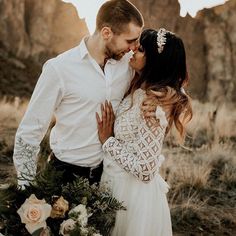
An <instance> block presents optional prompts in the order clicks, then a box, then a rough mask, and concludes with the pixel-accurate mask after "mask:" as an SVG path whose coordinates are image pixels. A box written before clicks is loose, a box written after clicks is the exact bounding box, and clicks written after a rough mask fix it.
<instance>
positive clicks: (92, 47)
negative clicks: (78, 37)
mask: <svg viewBox="0 0 236 236" xmlns="http://www.w3.org/2000/svg"><path fill="white" fill-rule="evenodd" d="M85 44H86V46H87V49H88V51H89V54H90V55H91V56H92V57H93V59H94V60H95V61H96V62H97V63H98V65H99V66H100V67H101V68H104V66H105V64H106V61H107V58H106V55H105V53H104V46H103V43H102V40H101V38H100V36H99V35H98V34H93V35H92V36H89V37H88V38H87V39H85Z"/></svg>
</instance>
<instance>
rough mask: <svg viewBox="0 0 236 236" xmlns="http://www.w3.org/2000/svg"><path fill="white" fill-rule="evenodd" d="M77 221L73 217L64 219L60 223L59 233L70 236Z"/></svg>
mask: <svg viewBox="0 0 236 236" xmlns="http://www.w3.org/2000/svg"><path fill="white" fill-rule="evenodd" d="M75 223H76V222H75V221H74V220H72V219H68V220H64V221H63V222H62V223H61V225H60V231H59V233H60V234H61V235H63V236H70V232H71V231H72V230H73V229H74V228H75Z"/></svg>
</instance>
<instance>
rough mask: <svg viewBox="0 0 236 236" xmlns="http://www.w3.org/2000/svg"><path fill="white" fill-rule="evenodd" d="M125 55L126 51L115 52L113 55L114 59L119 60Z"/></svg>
mask: <svg viewBox="0 0 236 236" xmlns="http://www.w3.org/2000/svg"><path fill="white" fill-rule="evenodd" d="M124 55H125V53H124V52H122V53H120V54H115V55H113V56H112V59H114V60H116V61H119V60H120V59H121V58H122V57H123V56H124Z"/></svg>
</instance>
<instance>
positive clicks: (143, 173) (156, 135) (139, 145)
mask: <svg viewBox="0 0 236 236" xmlns="http://www.w3.org/2000/svg"><path fill="white" fill-rule="evenodd" d="M156 116H158V114H157V113H156ZM157 118H158V120H159V122H158V125H156V126H154V125H153V126H151V127H150V126H149V125H147V124H146V121H145V120H144V119H143V118H141V116H140V119H139V126H138V132H137V134H136V139H135V140H134V141H133V142H132V146H133V149H134V151H130V150H129V149H128V148H127V145H126V142H125V141H121V140H118V139H116V138H114V137H110V138H109V139H108V140H107V141H106V142H105V143H104V144H103V150H104V151H105V152H107V153H108V154H109V155H110V156H111V157H112V158H113V159H114V160H115V161H116V162H117V163H118V164H119V165H120V166H121V167H122V168H123V169H124V170H125V171H127V172H129V173H131V174H133V175H134V176H135V177H136V178H138V179H139V180H141V181H143V182H146V183H147V182H149V181H151V180H152V179H153V177H154V176H155V173H156V172H157V171H158V168H159V164H160V161H163V160H162V159H163V156H162V155H160V154H161V148H162V143H163V140H164V136H165V129H166V126H167V121H166V118H165V117H163V113H162V116H161V117H160V118H159V117H157ZM164 121H165V122H164ZM160 159H161V160H160Z"/></svg>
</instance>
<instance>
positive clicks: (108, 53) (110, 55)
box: [106, 45, 125, 61]
mask: <svg viewBox="0 0 236 236" xmlns="http://www.w3.org/2000/svg"><path fill="white" fill-rule="evenodd" d="M124 55H125V52H119V53H115V52H114V51H113V50H112V49H111V48H110V47H109V46H108V45H107V46H106V56H107V58H108V59H110V58H111V59H114V60H117V61H119V60H120V59H121V58H122V57H123V56H124Z"/></svg>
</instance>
